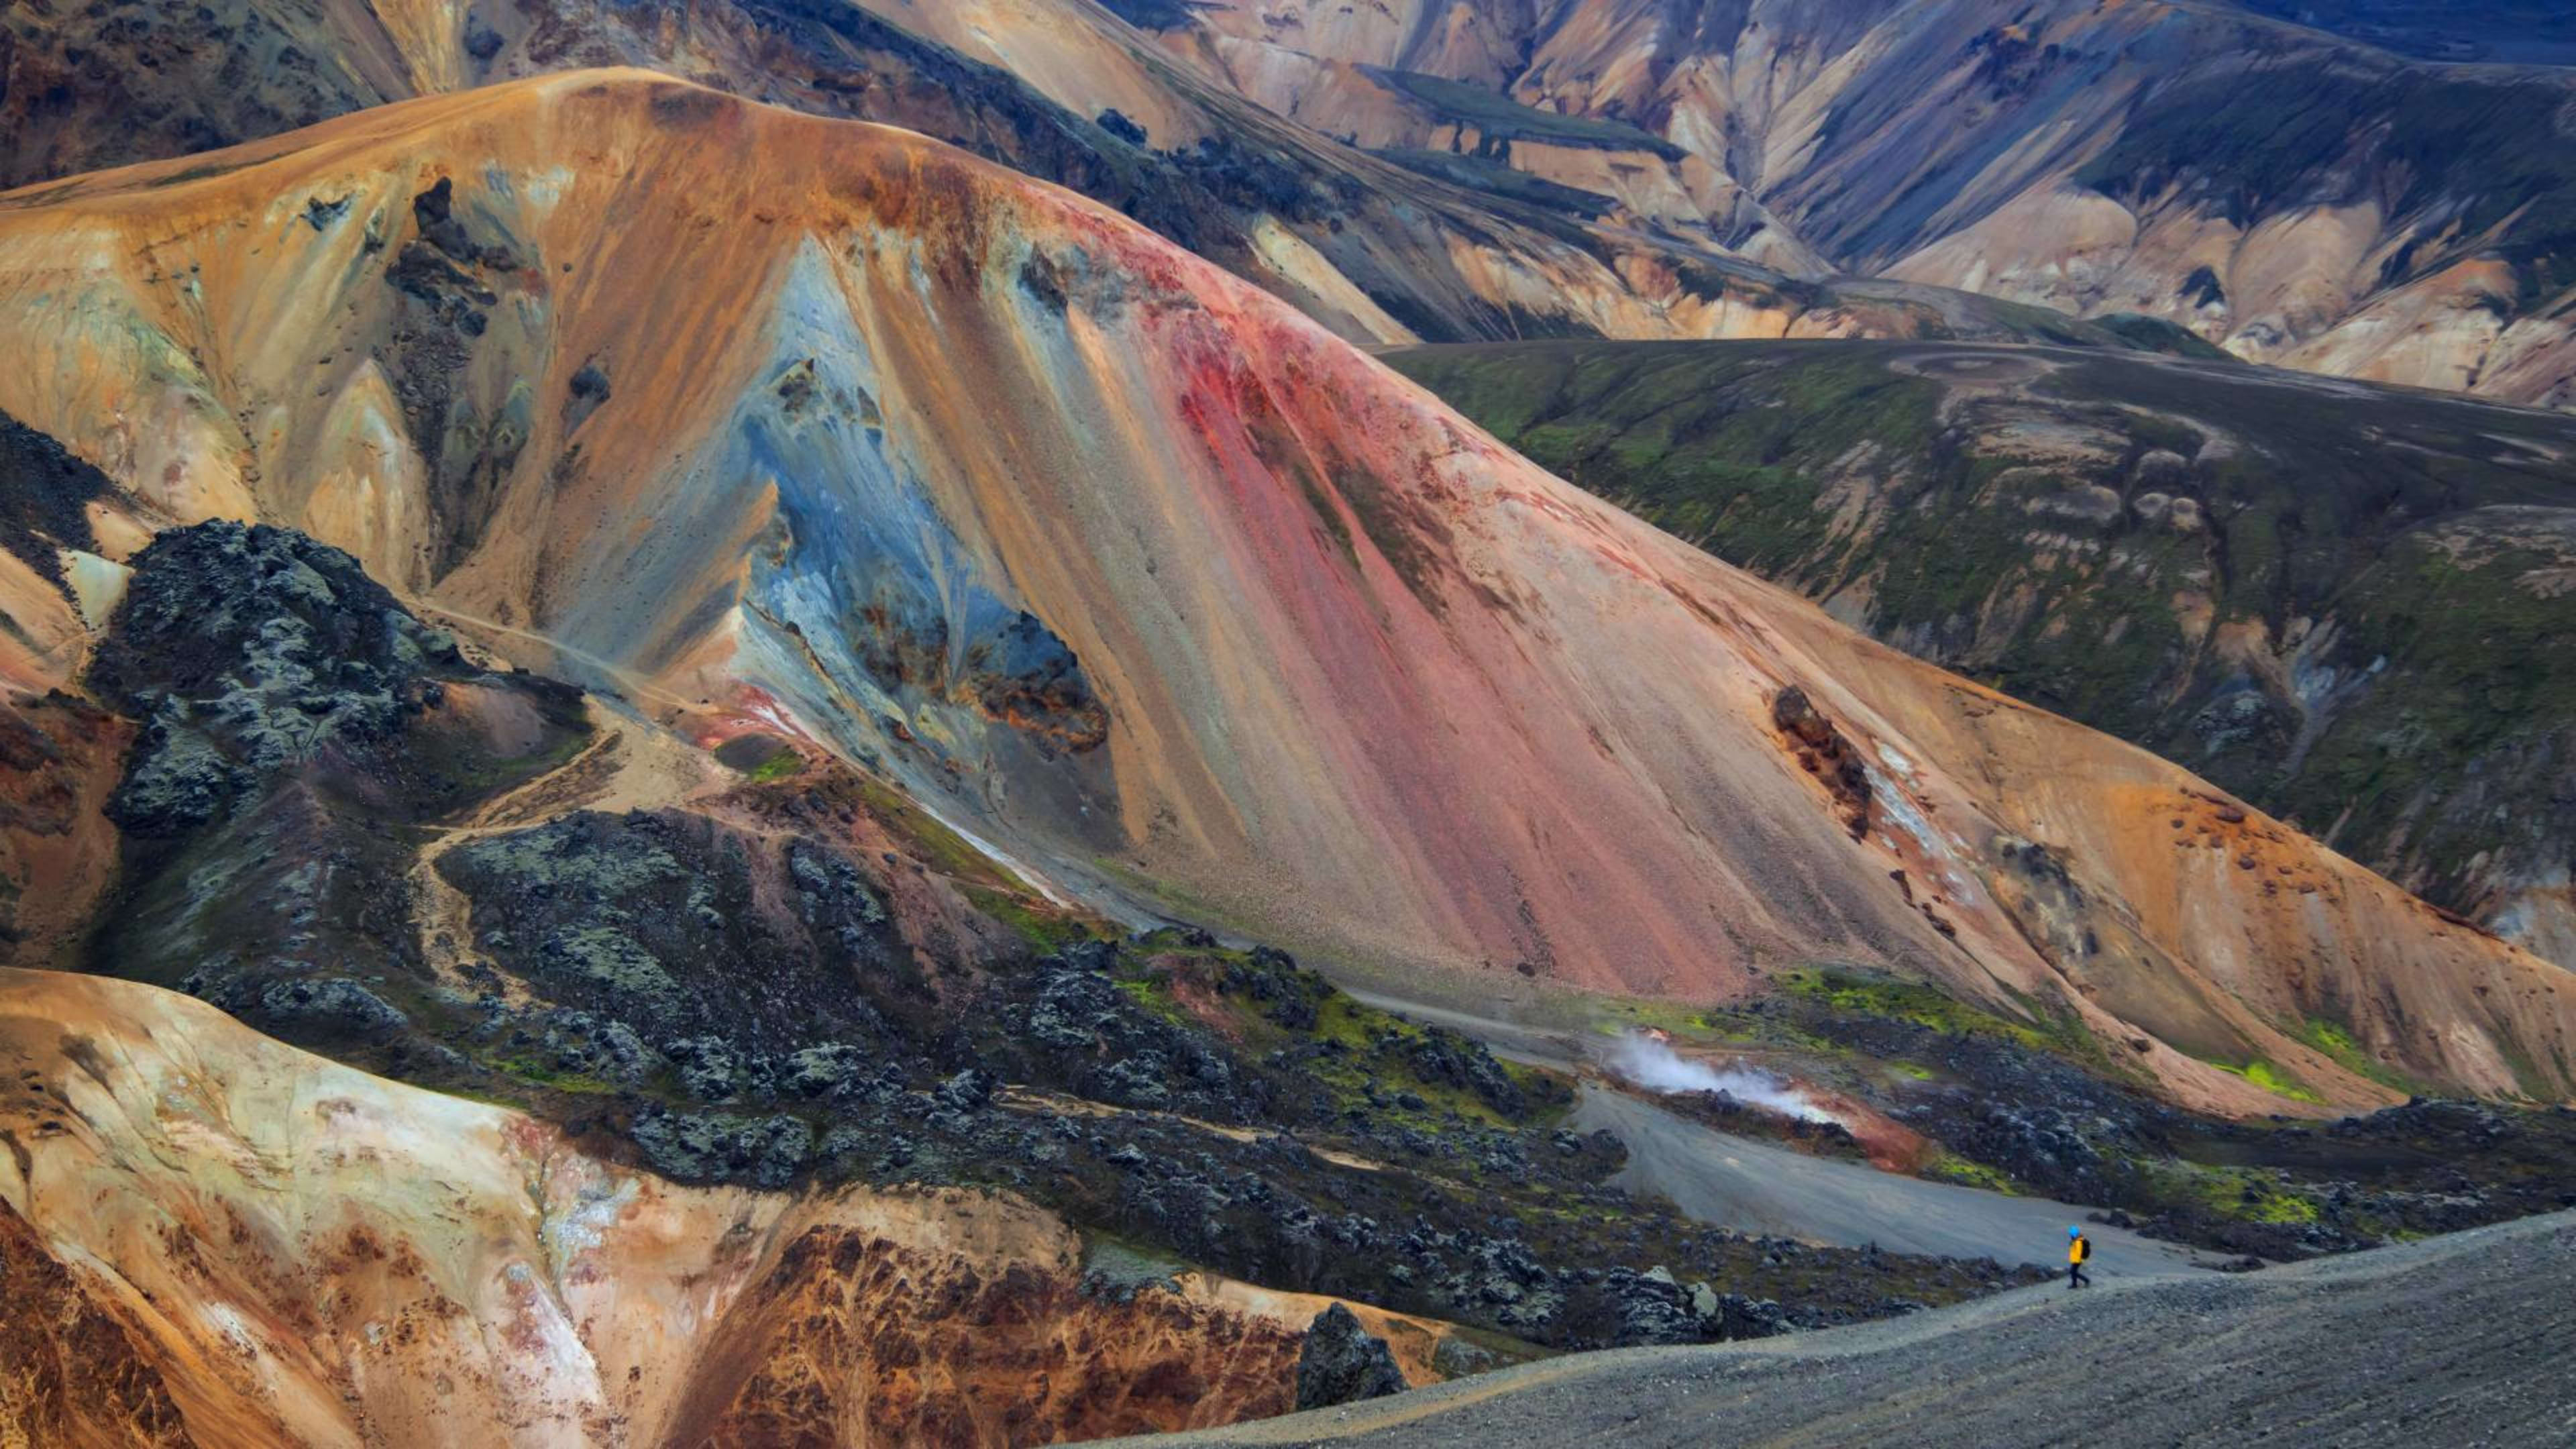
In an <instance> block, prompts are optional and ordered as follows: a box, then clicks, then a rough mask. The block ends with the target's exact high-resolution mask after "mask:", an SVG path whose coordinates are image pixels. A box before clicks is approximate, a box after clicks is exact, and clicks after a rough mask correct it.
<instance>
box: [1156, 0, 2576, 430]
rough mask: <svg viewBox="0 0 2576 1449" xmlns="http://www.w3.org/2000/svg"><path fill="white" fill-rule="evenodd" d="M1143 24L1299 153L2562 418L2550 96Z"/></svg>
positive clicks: (2523, 82)
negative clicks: (1360, 159) (1313, 132)
mask: <svg viewBox="0 0 2576 1449" xmlns="http://www.w3.org/2000/svg"><path fill="white" fill-rule="evenodd" d="M2264 8H2266V9H2269V10H2272V11H2274V12H2275V13H2280V12H2284V11H2287V12H2292V13H2293V16H2294V18H2295V17H2296V15H2301V14H2305V13H2307V12H2308V11H2310V10H2323V11H2325V12H2328V19H2329V21H2331V20H2332V18H2333V16H2334V14H2335V13H2336V12H2338V11H2339V10H2340V11H2342V12H2345V18H2350V16H2349V12H2350V11H2351V10H2352V9H2354V8H2355V7H2336V6H2333V5H2327V6H2322V7H2312V6H2288V5H2284V6H2266V7H2264ZM2454 8H2456V7H2454ZM2490 8H2493V7H2490ZM1161 24H1162V25H1163V26H1164V28H1165V31H1166V41H1167V43H1168V44H1169V45H1170V46H1171V48H1172V49H1173V50H1174V51H1175V52H1176V53H1179V54H1184V55H1189V56H1193V57H1199V58H1201V63H1202V64H1203V65H1204V66H1205V67H1206V68H1207V69H1208V70H1209V72H1210V73H1211V74H1215V75H1219V76H1221V77H1223V78H1225V79H1227V80H1229V81H1230V82H1231V83H1233V84H1235V85H1236V86H1238V87H1239V88H1240V89H1241V90H1242V91H1243V92H1244V93H1245V94H1247V95H1250V96H1253V97H1255V98H1257V99H1260V100H1262V101H1263V102H1264V103H1265V104H1268V105H1271V106H1274V107H1276V108H1278V109H1281V110H1282V111H1284V112H1286V113H1288V114H1292V115H1295V116H1297V117H1298V118H1300V119H1302V120H1304V121H1305V122H1306V123H1307V124H1309V125H1311V126H1314V127H1316V128H1317V129H1320V130H1324V131H1327V132H1333V133H1336V134H1351V135H1353V136H1354V137H1355V139H1357V140H1358V141H1359V142H1360V143H1361V144H1363V145H1371V146H1382V147H1389V148H1396V149H1398V150H1399V151H1402V150H1407V149H1411V150H1420V149H1423V148H1428V149H1429V150H1431V151H1432V152H1434V153H1438V154H1443V155H1464V156H1466V157H1470V158H1475V159H1477V160H1479V161H1480V162H1482V163H1483V164H1487V165H1491V166H1495V167H1500V166H1503V165H1508V166H1511V167H1515V168H1518V169H1519V170H1521V171H1523V172H1526V173H1528V174H1530V175H1533V176H1536V177H1539V178H1543V179H1545V180H1548V181H1551V182H1554V183H1557V184H1561V185H1566V186H1572V187H1575V188H1577V189H1582V190H1589V191H1594V192H1606V193H1610V194H1613V195H1615V196H1617V197H1619V198H1620V199H1621V200H1622V201H1623V202H1624V204H1626V205H1627V206H1629V207H1630V208H1631V209H1633V210H1636V211H1638V212H1640V213H1641V214H1646V215H1652V216H1656V217H1658V218H1661V219H1663V220H1664V221H1665V222H1666V223H1667V224H1669V225H1673V226H1676V227H1679V226H1685V225H1689V224H1692V223H1694V222H1696V223H1698V224H1699V225H1701V226H1704V227H1705V228H1706V230H1707V234H1708V235H1710V236H1711V237H1712V238H1714V239H1716V240H1719V241H1722V242H1724V243H1726V244H1729V245H1733V246H1737V247H1740V248H1743V249H1745V250H1747V251H1748V253H1749V254H1751V255H1754V256H1757V257H1761V258H1764V259H1766V260H1771V261H1773V262H1775V263H1776V264H1778V265H1781V266H1783V267H1788V268H1791V269H1796V268H1797V267H1798V266H1799V265H1800V261H1799V259H1800V258H1807V259H1810V260H1809V261H1808V262H1807V263H1806V265H1807V266H1809V267H1810V268H1815V269H1830V270H1839V271H1845V272H1851V273H1857V274H1861V275H1868V276H1878V277H1887V278H1896V279H1902V280H1906V281H1911V282H1918V283H1934V284H1939V285H1943V286H1952V287H1964V288H1967V289H1969V290H1972V291H1977V292H1984V293H1988V294H1991V295H1993V296H1996V297H2002V298H2011V299H2014V300H2017V301H2022V302H2032V303H2040V304H2044V305H2047V306H2052V307H2057V308H2061V309H2064V310H2066V311H2069V312H2074V313H2077V314H2079V315H2098V314H2114V313H2142V314H2146V315H2149V316H2153V317H2157V318H2162V319H2165V320H2168V321H2171V322H2175V323H2180V324H2182V325H2184V326H2187V327H2190V328H2191V329H2192V330H2194V331H2195V332H2197V333H2199V334H2200V335H2201V336H2202V337H2204V338H2206V339H2208V340H2210V341H2212V342H2217V343H2221V344H2223V345H2225V346H2226V347H2227V348H2228V349H2229V350H2230V351H2233V352H2235V353H2237V354H2239V355H2241V356H2244V357H2247V358H2251V359H2254V360H2258V361H2265V362H2277V363H2281V364H2285V365H2288V366H2294V367H2300V368H2305V369H2310V370H2314V371H2320V372H2327V373H2334V374H2340V375H2345V376H2353V377H2362V378H2368V379H2373V380H2379V381H2388V382H2402V383H2410V384H2416V385H2422V386H2431V387H2442V388H2450V389H2458V390H2465V391H2471V392H2476V393H2479V394H2483V395H2487V396H2493V397H2498V398H2504V399H2508V400H2513V401H2521V402H2537V403H2544V404H2549V405H2553V406H2555V405H2562V404H2565V403H2566V402H2568V401H2569V400H2570V399H2571V397H2576V392H2571V386H2576V384H2571V378H2576V342H2571V335H2570V331H2569V328H2568V325H2567V322H2566V301H2567V297H2568V291H2569V287H2570V285H2571V283H2576V272H2571V270H2570V267H2569V264H2568V261H2567V257H2568V255H2569V249H2570V243H2571V236H2576V234H2572V233H2571V230H2570V226H2571V212H2570V210H2569V202H2568V198H2569V196H2570V195H2571V194H2576V188H2571V182H2576V142H2571V140H2570V138H2569V136H2568V134H2567V131H2566V128H2565V126H2564V124H2563V117H2564V116H2565V114H2566V113H2567V108H2568V105H2569V102H2570V99H2571V96H2576V79H2571V75H2570V73H2569V72H2567V71H2565V70H2556V69H2537V68H2532V69H2517V68H2510V67H2505V66H2466V65H2444V64H2438V63H2433V62H2429V61H2425V60H2420V59H2410V58H2407V57H2402V56H2399V55H2396V54H2392V53H2390V52H2388V51H2385V50H2380V49H2375V48H2373V47H2371V46H2369V45H2366V44H2359V43H2356V42H2355V41H2353V40H2350V39H2346V38H2342V37H2339V36H2335V35H2331V34H2328V33H2326V32H2324V31H2321V30H2312V29H2306V28H2303V27H2301V26H2298V25H2291V24H2284V23H2282V22H2280V21H2278V20H2274V19H2272V18H2270V17H2269V16H2266V15H2257V14H2254V13H2251V12H2250V11H2249V10H2247V9H2242V8H2237V7H2232V6H2226V5H2202V4H2195V5H2171V4H2122V5H2106V4H2098V3H2095V0H2043V3H2039V4H2031V3H2027V0H1929V3H1900V0H1834V3H1827V4H1818V3H1814V0H1732V3H1717V4H1701V5H1685V6H1680V7H1674V6H1669V5H1662V4H1648V3H1641V0H1577V3H1572V4H1565V5H1552V6H1540V5H1532V4H1519V3H1516V4H1505V5H1493V4H1487V3H1483V0H1396V3H1392V4H1388V5H1377V6H1369V7H1358V8H1354V7H1351V6H1347V5H1342V4H1339V3H1337V0H1334V3H1326V0H1260V3H1256V4H1249V5H1241V6H1207V7H1196V6H1193V7H1187V8H1186V9H1184V8H1182V7H1173V8H1172V9H1171V11H1170V12H1168V13H1167V14H1166V16H1165V17H1164V19H1163V20H1162V21H1161ZM2513 33H2514V34H2515V36H2516V38H2517V39H2520V40H2525V41H2528V40H2533V39H2536V38H2537V37H2536V35H2535V33H2534V32H2533V31H2532V30H2531V29H2530V28H2528V27H2525V28H2522V29H2519V30H2516V31H2514V32H2513ZM1532 112H1542V113H1548V114H1547V115H1546V116H1545V117H1544V118H1543V119H1541V120H1531V119H1528V118H1529V117H1530V116H1531V114H1532ZM1583 127H1590V128H1591V129H1590V130H1588V131H1586V130H1583V129H1581V128H1583ZM1618 133H1624V134H1625V137H1626V139H1624V140H1622V139H1621V138H1620V135H1619V134H1618Z"/></svg>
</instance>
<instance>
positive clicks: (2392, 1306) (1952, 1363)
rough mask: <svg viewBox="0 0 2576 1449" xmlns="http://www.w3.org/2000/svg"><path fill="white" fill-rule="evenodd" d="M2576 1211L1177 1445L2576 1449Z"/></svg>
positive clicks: (1362, 1408) (1438, 1394)
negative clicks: (2283, 1263)
mask: <svg viewBox="0 0 2576 1449" xmlns="http://www.w3.org/2000/svg"><path fill="white" fill-rule="evenodd" d="M2571 1358H2576V1213H2558V1214H2553V1215H2551V1216H2548V1217H2542V1218H2528V1219H2525V1220H2523V1221H2521V1222H2517V1223H2505V1224H2500V1225H2498V1226H2495V1227H2490V1228H2480V1229H2477V1230H2475V1231H2473V1232H2467V1233H2458V1234H2453V1235H2451V1236H2448V1237H2442V1238H2434V1239H2429V1240H2427V1241H2424V1242H2420V1243H2413V1244H2408V1245H2405V1246H2402V1247H2395V1248H2383V1249H2380V1250H2378V1251H2376V1252H2370V1253H2359V1254H2354V1255H2351V1256H2348V1257H2342V1258H2334V1259H2326V1260H2320V1261H2316V1262H2310V1263H2303V1264H2299V1265H2296V1266H2293V1267H2287V1268H2275V1269H2271V1270H2268V1271H2265V1272H2262V1273H2255V1274H2248V1275H2244V1276H2226V1275H2221V1274H2212V1273H2196V1274H2188V1275H2164V1276H2132V1277H2128V1278H2125V1279H2119V1280H2113V1281H2106V1282H2104V1283H2103V1284H2102V1285H2101V1286H2100V1287H2097V1288H2093V1289H2088V1290H2083V1291H2075V1292H2070V1291H2069V1290H2067V1289H2065V1288H2063V1287H2059V1286H2053V1285H2052V1286H2050V1287H2044V1288H2029V1289H2020V1290H2017V1291H2014V1292H2011V1293H2006V1294H2001V1295H1998V1296H1996V1297H1993V1298H1988V1299H1982V1300H1979V1301H1977V1302H1974V1303H1968V1304H1962V1305H1960V1306H1958V1307H1956V1308H1949V1309H1943V1310H1940V1311H1937V1312H1931V1313H1924V1314H1918V1315H1916V1316H1914V1317H1911V1318H1903V1319H1896V1320H1892V1321H1887V1322H1880V1323H1870V1324H1863V1325H1860V1326H1857V1327H1854V1328H1847V1329H1837V1330H1834V1331H1831V1332H1827V1333H1814V1334H1801V1335H1796V1336H1793V1337H1789V1338H1780V1339H1766V1340H1761V1341H1758V1342H1754V1343H1746V1344H1727V1345H1718V1346H1712V1347H1706V1348H1677V1349H1622V1350H1617V1351H1614V1352H1609V1353H1598V1354H1580V1355H1574V1356H1570V1357H1566V1358H1560V1359H1551V1360H1548V1361H1545V1362H1542V1363H1537V1364H1530V1365H1526V1366H1524V1367H1521V1368H1516V1369H1510V1370H1506V1371H1504V1372H1501V1373H1496V1374H1490V1375H1486V1376H1483V1377H1480V1378H1473V1379H1465V1380H1460V1381H1457V1382H1455V1383H1451V1384H1445V1385H1441V1386H1439V1387H1436V1388H1431V1389H1425V1390H1420V1391H1417V1392H1414V1393H1410V1394H1403V1395H1399V1396H1397V1397H1394V1398H1389V1399H1381V1400H1377V1401H1374V1402H1371V1403H1368V1404H1363V1405H1354V1406H1349V1407H1346V1408H1342V1409H1327V1410H1319V1411H1317V1412H1315V1413H1310V1414H1299V1415H1294V1416H1291V1417H1288V1418H1284V1419H1274V1420H1270V1421H1266V1422H1263V1423H1257V1424H1247V1425H1240V1426H1237V1427H1235V1428H1233V1429H1229V1430H1220V1431H1213V1432H1208V1433H1200V1434H1192V1435H1187V1436H1175V1437H1173V1438H1168V1439H1157V1440H1152V1441H1145V1442H1151V1443H1153V1444H1156V1445H1162V1444H1325V1443H1335V1444H1338V1443H1365V1444H1370V1445H1382V1446H1388V1449H1409V1446H1423V1449H1428V1446H1474V1449H1510V1446H1521V1445H1528V1446H1556V1445H1566V1444H1584V1443H1594V1442H1604V1441H1611V1442H1616V1443H1617V1444H1619V1445H1620V1446H1621V1449H1651V1446H1659V1445H1676V1446H1678V1445H1694V1446H1696V1445H1708V1444H1765V1445H1845V1444H1905V1445H1923V1446H1962V1449H1964V1446H1977V1449H2015V1446H2040V1445H2063V1444H2085V1445H2158V1446H2166V1445H2201V1444H2208V1445H2218V1444H2224V1445H2228V1446H2231V1449H2233V1446H2239V1445H2243V1444H2247V1443H2254V1442H2260V1443H2264V1444H2271V1445H2282V1444H2286V1445H2301V1446H2305V1445H2335V1446H2342V1449H2355V1446H2372V1445H2390V1446H2397V1445H2407V1446H2414V1445H2432V1444H2440V1445H2445V1446H2472V1445H2489V1446H2522V1445H2532V1446H2540V1445H2562V1446H2563V1445H2566V1444H2570V1443H2576V1374H2571V1373H2570V1372H2568V1369H2567V1365H2568V1363H2569V1362H2570V1360H2571Z"/></svg>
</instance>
